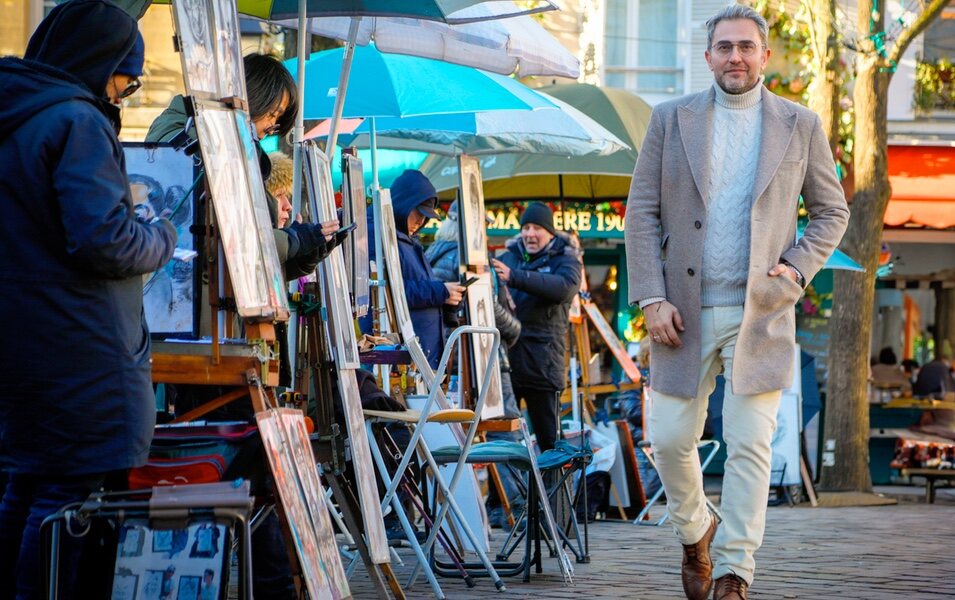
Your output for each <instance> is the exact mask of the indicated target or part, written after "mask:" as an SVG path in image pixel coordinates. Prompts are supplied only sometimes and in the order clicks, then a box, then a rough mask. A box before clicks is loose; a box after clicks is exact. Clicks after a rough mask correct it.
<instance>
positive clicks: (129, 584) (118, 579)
mask: <svg viewBox="0 0 955 600" xmlns="http://www.w3.org/2000/svg"><path fill="white" fill-rule="evenodd" d="M138 585H139V577H137V576H136V575H134V574H133V573H131V572H129V571H125V572H122V573H120V572H117V573H115V574H114V575H113V591H112V592H111V593H110V596H109V597H110V600H136V588H137V586H138Z"/></svg>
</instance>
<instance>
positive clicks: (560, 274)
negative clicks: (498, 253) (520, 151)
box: [491, 202, 581, 450]
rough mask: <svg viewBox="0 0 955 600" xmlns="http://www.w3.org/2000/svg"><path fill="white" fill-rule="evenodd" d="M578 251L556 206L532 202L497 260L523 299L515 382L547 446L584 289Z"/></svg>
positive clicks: (552, 435) (554, 437)
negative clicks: (574, 306) (561, 228)
mask: <svg viewBox="0 0 955 600" xmlns="http://www.w3.org/2000/svg"><path fill="white" fill-rule="evenodd" d="M578 254H579V250H577V249H576V248H574V246H573V245H572V244H571V243H570V238H569V237H567V236H566V235H564V234H558V233H557V230H555V229H554V213H553V212H552V211H551V209H550V207H548V206H547V205H546V204H541V203H540V202H532V203H531V204H530V205H528V207H527V208H526V209H524V214H522V215H521V233H520V236H519V237H517V238H515V239H513V240H510V241H509V242H508V243H507V251H506V252H505V253H504V255H503V256H502V257H501V259H500V260H498V259H492V261H491V262H492V264H493V265H494V269H495V270H496V271H497V275H498V277H499V278H500V280H501V281H503V282H506V283H507V286H508V287H509V288H510V290H511V294H512V295H513V297H514V302H515V303H516V304H517V318H518V320H519V321H520V322H521V337H520V338H519V339H518V340H517V344H515V345H514V347H512V348H511V350H510V359H511V382H512V383H513V385H514V394H515V395H516V396H517V397H518V398H523V399H524V402H525V403H526V404H527V414H528V416H529V417H530V419H531V425H532V426H533V427H534V433H535V434H536V435H537V445H538V446H540V449H541V450H549V449H551V448H553V447H554V443H555V442H556V440H557V431H558V430H557V402H558V398H559V397H560V393H561V392H562V391H563V390H564V387H565V386H566V382H567V373H566V372H565V370H564V353H565V352H566V349H567V331H568V329H569V324H570V320H569V311H570V304H571V301H573V298H574V295H575V294H577V292H578V291H579V290H580V277H581V269H580V260H579V259H578Z"/></svg>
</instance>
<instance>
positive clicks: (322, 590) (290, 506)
mask: <svg viewBox="0 0 955 600" xmlns="http://www.w3.org/2000/svg"><path fill="white" fill-rule="evenodd" d="M282 413H283V411H282V410H268V411H263V412H260V413H257V414H256V415H255V419H256V422H257V423H258V426H259V434H260V436H261V437H262V445H263V447H264V449H265V455H266V457H267V459H268V462H269V467H270V468H271V470H272V476H273V479H274V481H275V488H276V491H277V492H278V497H279V500H280V502H281V503H282V509H283V512H284V513H285V519H286V521H287V523H288V528H289V531H290V532H291V534H292V539H293V541H294V546H295V553H296V555H297V556H298V559H299V564H300V565H301V567H302V576H303V578H304V580H305V585H306V587H307V589H308V593H309V596H310V597H312V598H350V597H351V592H350V590H349V588H348V581H347V579H346V578H345V573H344V570H343V569H342V563H341V557H340V556H339V554H338V548H337V547H336V548H335V549H334V551H333V552H332V553H331V554H327V555H326V554H325V549H326V546H327V540H322V541H320V538H332V539H334V533H333V532H332V531H331V525H330V524H329V527H328V529H323V528H322V527H323V521H322V520H321V519H320V518H317V512H315V511H318V510H322V511H324V510H326V509H325V505H324V502H322V503H321V505H320V506H319V507H316V508H315V511H313V510H312V508H310V506H309V498H308V496H307V495H306V494H307V493H308V495H314V494H315V493H322V487H321V482H320V481H319V480H318V472H317V471H315V470H312V465H313V464H314V463H312V465H302V469H299V465H298V463H296V459H295V457H296V455H297V456H299V458H300V459H303V458H304V454H305V453H310V452H311V447H308V448H302V447H301V446H302V444H301V442H300V441H296V440H297V437H296V438H293V437H291V436H290V435H289V434H288V433H287V431H288V424H287V423H286V421H287V420H295V419H298V420H302V419H303V417H302V413H301V412H298V415H297V416H291V417H288V418H286V417H285V416H284V415H283V414H282ZM303 427H304V424H303ZM296 429H297V426H296ZM295 446H298V447H297V448H295ZM305 460H307V459H305ZM303 477H304V478H305V479H306V481H303ZM307 488H312V489H311V490H310V491H308V492H307V493H306V489H307ZM315 490H317V492H316V491H315ZM326 516H327V515H326Z"/></svg>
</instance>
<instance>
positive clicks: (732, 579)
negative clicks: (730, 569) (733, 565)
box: [713, 573, 749, 600]
mask: <svg viewBox="0 0 955 600" xmlns="http://www.w3.org/2000/svg"><path fill="white" fill-rule="evenodd" d="M747 589H749V584H748V583H746V580H745V579H743V578H742V577H737V576H736V575H733V574H732V573H730V574H729V575H723V576H722V577H720V578H719V579H717V580H716V591H714V592H713V599H714V600H746V590H747Z"/></svg>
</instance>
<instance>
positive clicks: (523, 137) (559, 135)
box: [341, 94, 629, 156]
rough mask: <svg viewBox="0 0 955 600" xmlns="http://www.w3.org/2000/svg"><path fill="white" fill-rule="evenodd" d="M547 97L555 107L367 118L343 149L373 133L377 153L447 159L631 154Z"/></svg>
mask: <svg viewBox="0 0 955 600" xmlns="http://www.w3.org/2000/svg"><path fill="white" fill-rule="evenodd" d="M542 95H544V94H542ZM547 98H548V99H550V100H551V101H552V102H553V103H554V104H555V105H556V108H542V109H540V110H533V111H527V110H492V111H479V112H468V113H457V114H441V115H425V116H420V117H406V118H380V119H373V120H372V119H367V120H366V121H365V122H364V123H362V124H361V125H360V126H359V127H358V128H356V129H355V131H354V132H353V133H352V134H350V135H343V136H342V137H341V140H342V144H343V145H345V146H358V147H361V148H368V147H369V146H370V143H371V142H370V137H371V132H372V128H374V131H375V145H376V146H377V147H378V148H392V149H398V150H418V151H425V152H431V153H437V154H445V155H449V156H454V155H458V154H468V155H470V156H480V155H482V154H493V153H498V152H529V153H543V154H557V155H561V156H586V155H606V154H612V153H614V152H617V151H619V150H626V149H629V146H627V145H626V144H625V143H623V142H622V141H621V140H620V139H619V138H618V137H617V136H615V135H614V134H612V133H610V132H609V131H607V130H606V129H604V128H603V127H601V126H600V125H599V124H598V123H596V122H595V121H594V120H592V119H591V118H590V117H588V116H587V115H585V114H583V113H582V112H580V111H579V110H577V109H576V108H574V107H573V106H570V105H569V104H566V103H564V102H561V101H560V100H557V99H556V98H553V97H550V96H548V97H547Z"/></svg>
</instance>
